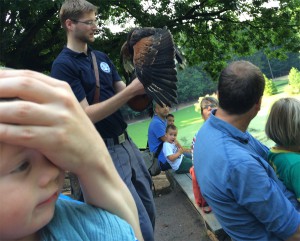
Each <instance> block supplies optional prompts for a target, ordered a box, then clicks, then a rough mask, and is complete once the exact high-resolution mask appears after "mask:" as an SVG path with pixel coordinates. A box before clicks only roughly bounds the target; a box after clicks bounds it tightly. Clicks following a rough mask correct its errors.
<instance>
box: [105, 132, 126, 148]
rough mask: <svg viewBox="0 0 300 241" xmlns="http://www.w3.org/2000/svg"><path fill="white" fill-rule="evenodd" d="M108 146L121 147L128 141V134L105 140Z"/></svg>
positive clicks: (124, 133)
mask: <svg viewBox="0 0 300 241" xmlns="http://www.w3.org/2000/svg"><path fill="white" fill-rule="evenodd" d="M103 140H104V142H105V144H106V146H113V145H120V144H122V143H124V142H125V141H126V140H128V134H127V132H126V131H124V132H123V133H122V134H121V135H119V136H115V137H111V138H103Z"/></svg>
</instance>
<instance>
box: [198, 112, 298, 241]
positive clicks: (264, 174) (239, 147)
mask: <svg viewBox="0 0 300 241" xmlns="http://www.w3.org/2000/svg"><path fill="white" fill-rule="evenodd" d="M214 114H215V111H213V112H212V114H211V115H210V118H209V119H208V120H207V121H206V122H205V123H204V125H203V126H202V128H201V129H200V130H199V132H198V134H197V138H196V143H195V149H194V166H195V173H196V177H197V181H198V183H199V186H200V187H201V192H202V195H203V196H204V198H205V200H206V201H207V202H208V203H209V205H210V206H211V207H212V210H213V211H214V213H215V215H216V217H217V219H218V220H219V222H220V224H221V225H222V227H223V228H224V230H225V231H226V232H227V233H228V234H229V235H230V236H231V237H232V238H233V240H240V241H245V240H265V241H268V240H272V241H277V240H285V239H287V238H288V237H290V236H291V235H293V234H294V233H295V232H296V230H297V227H298V226H299V225H300V214H299V213H298V212H297V210H296V209H299V203H298V202H297V201H296V199H295V196H294V195H293V194H292V193H291V192H289V191H288V190H287V189H286V188H285V187H284V185H283V184H282V182H280V181H279V179H278V178H277V177H276V174H275V172H274V170H273V169H272V167H271V166H270V165H269V164H268V163H267V161H266V160H267V154H268V148H267V147H266V146H264V145H263V144H261V143H260V142H259V141H257V140H256V139H255V138H254V137H252V136H251V135H250V134H249V133H248V132H242V131H240V130H238V129H237V128H235V127H234V126H232V125H230V124H229V123H227V122H224V121H223V120H221V119H218V118H217V117H215V116H214ZM295 207H296V208H295Z"/></svg>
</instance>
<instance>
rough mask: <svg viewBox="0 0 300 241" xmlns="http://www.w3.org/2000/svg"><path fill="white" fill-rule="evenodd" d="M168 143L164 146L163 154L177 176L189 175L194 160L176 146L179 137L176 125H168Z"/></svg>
mask: <svg viewBox="0 0 300 241" xmlns="http://www.w3.org/2000/svg"><path fill="white" fill-rule="evenodd" d="M165 136H166V141H165V142H164V145H163V153H164V155H165V157H166V159H167V161H168V163H169V164H170V166H171V167H172V169H173V170H174V171H175V173H177V174H182V173H189V170H190V168H191V167H192V166H193V163H192V160H191V159H190V158H187V157H185V156H184V155H183V152H184V150H183V148H181V147H180V148H178V147H177V145H176V144H175V142H176V137H177V128H176V126H174V125H168V126H167V129H166V135H165Z"/></svg>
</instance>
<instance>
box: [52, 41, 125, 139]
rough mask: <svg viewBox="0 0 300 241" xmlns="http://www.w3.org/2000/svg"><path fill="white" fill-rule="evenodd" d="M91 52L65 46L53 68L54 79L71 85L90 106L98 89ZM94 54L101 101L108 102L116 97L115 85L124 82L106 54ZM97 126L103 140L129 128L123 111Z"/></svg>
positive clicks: (78, 97)
mask: <svg viewBox="0 0 300 241" xmlns="http://www.w3.org/2000/svg"><path fill="white" fill-rule="evenodd" d="M91 51H92V50H91V49H90V48H89V49H88V54H87V55H86V54H85V53H78V52H74V51H72V50H70V49H69V48H67V47H64V48H63V50H62V51H61V52H60V54H59V55H58V56H57V58H56V59H55V61H54V62H53V64H52V69H51V76H52V77H54V78H57V79H60V80H63V81H66V82H68V83H69V85H70V86H71V88H72V90H73V92H74V94H75V96H76V97H77V99H78V101H79V102H80V101H82V100H83V99H84V98H86V99H87V101H88V103H89V104H92V102H93V99H94V94H95V89H96V78H95V73H94V70H93V69H94V68H93V62H92V58H91ZM93 52H94V53H95V55H96V59H97V64H98V70H99V79H100V101H105V100H107V99H109V98H111V97H112V96H114V95H115V90H114V82H117V81H121V78H120V76H119V74H118V73H117V70H116V68H115V66H114V65H113V63H112V62H111V60H110V59H109V57H108V56H107V55H106V54H104V53H102V52H100V51H95V50H93ZM95 126H96V128H97V130H98V132H99V133H100V134H101V136H102V137H103V138H111V137H115V136H118V135H120V134H122V133H123V132H124V130H125V129H126V128H127V124H126V123H125V122H124V120H123V117H122V115H121V112H120V111H116V112H115V113H113V114H112V115H110V116H108V117H107V118H105V119H103V120H101V121H99V122H97V123H96V124H95Z"/></svg>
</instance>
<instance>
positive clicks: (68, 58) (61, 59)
mask: <svg viewBox="0 0 300 241" xmlns="http://www.w3.org/2000/svg"><path fill="white" fill-rule="evenodd" d="M72 58H74V56H73V55H72V53H71V52H70V51H68V49H67V48H63V49H62V51H61V52H60V53H59V54H58V55H57V57H56V58H55V60H54V61H53V65H55V64H71V63H72Z"/></svg>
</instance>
